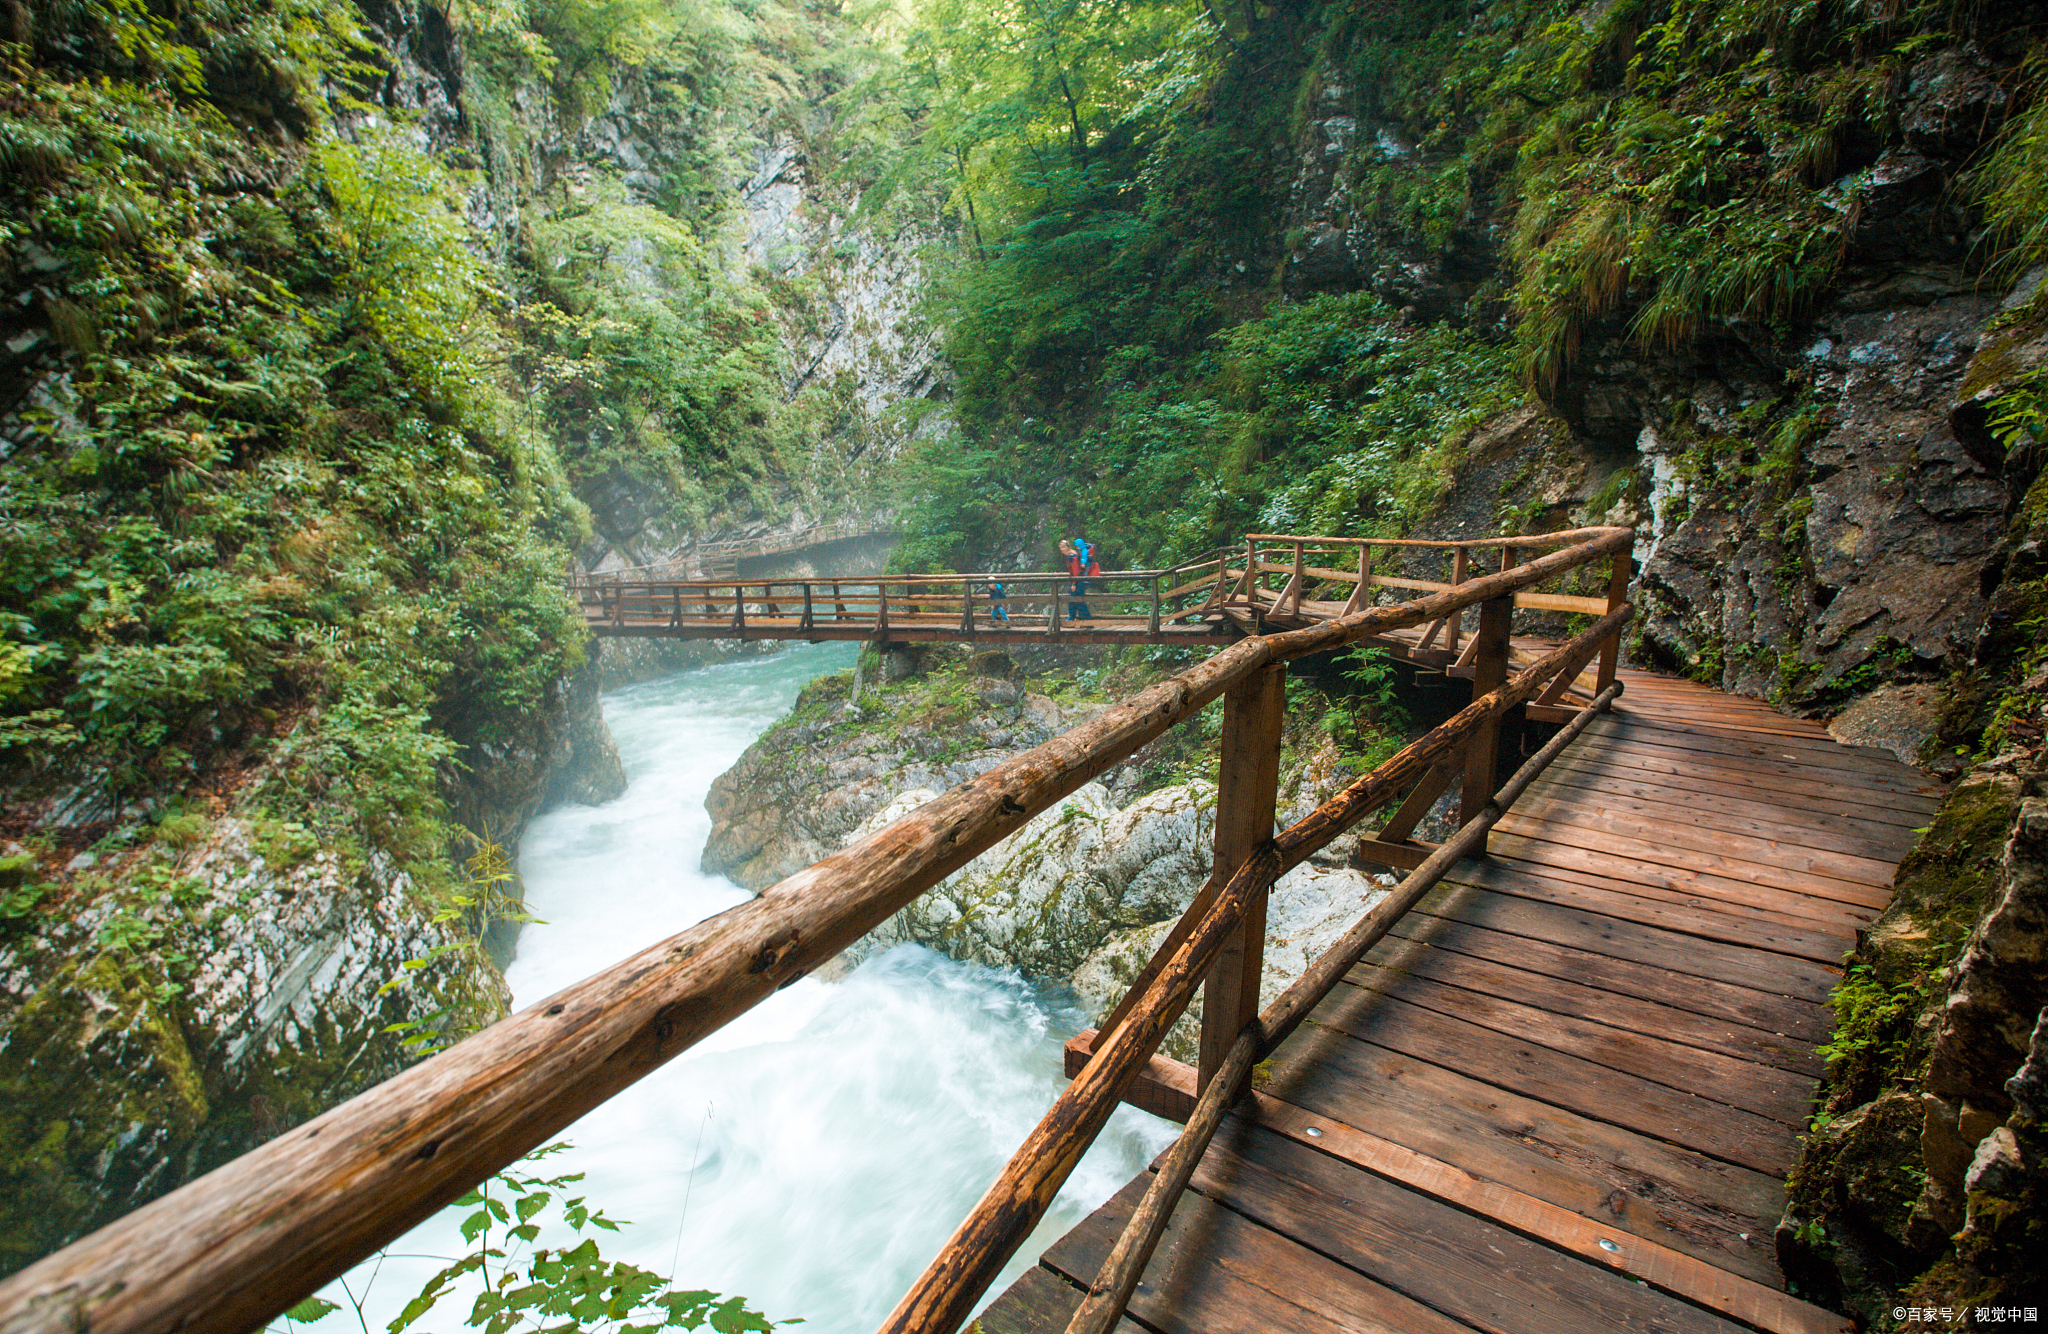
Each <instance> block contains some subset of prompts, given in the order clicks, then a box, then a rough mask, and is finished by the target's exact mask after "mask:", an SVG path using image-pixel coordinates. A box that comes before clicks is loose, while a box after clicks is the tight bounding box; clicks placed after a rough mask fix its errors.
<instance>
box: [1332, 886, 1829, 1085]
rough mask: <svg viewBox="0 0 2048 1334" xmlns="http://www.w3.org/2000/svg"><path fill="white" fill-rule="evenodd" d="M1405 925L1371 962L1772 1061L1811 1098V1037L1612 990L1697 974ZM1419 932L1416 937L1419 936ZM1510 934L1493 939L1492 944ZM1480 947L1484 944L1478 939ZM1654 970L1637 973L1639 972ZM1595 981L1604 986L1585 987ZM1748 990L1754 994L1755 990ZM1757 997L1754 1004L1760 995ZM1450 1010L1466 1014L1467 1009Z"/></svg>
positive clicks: (1674, 988) (1658, 987) (1668, 992)
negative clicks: (1525, 962) (1535, 961)
mask: <svg viewBox="0 0 2048 1334" xmlns="http://www.w3.org/2000/svg"><path fill="white" fill-rule="evenodd" d="M1429 923H1437V925H1435V926H1431V925H1429ZM1408 929H1409V931H1410V932H1413V933H1416V934H1413V935H1402V936H1401V937H1400V939H1401V941H1402V942H1403V943H1402V945H1401V946H1395V945H1394V944H1393V942H1391V941H1390V942H1387V943H1386V944H1384V945H1382V946H1381V947H1380V949H1378V950H1376V951H1375V952H1374V953H1373V955H1372V956H1371V958H1370V962H1372V963H1374V964H1377V965H1380V966H1383V967H1386V968H1390V969H1393V970H1394V971H1396V972H1402V973H1410V974H1413V975H1414V976H1416V977H1419V978H1427V979H1428V980H1430V981H1432V982H1437V983H1442V984H1444V985H1447V986H1452V987H1456V988H1459V989H1461V990H1464V991H1477V992H1481V993H1483V994H1485V995H1488V996H1493V997H1498V998H1499V999H1501V1000H1503V1001H1510V1002H1514V1003H1516V1004H1520V1005H1531V1006H1540V1007H1542V1008H1544V1009H1548V1010H1550V1011H1552V1012H1553V1013H1554V1014H1557V1015H1559V1016H1562V1017H1565V1018H1570V1019H1579V1020H1585V1021H1588V1022H1592V1023H1598V1024H1603V1025H1605V1026H1607V1027H1610V1028H1623V1029H1627V1030H1628V1031H1629V1032H1632V1033H1635V1034H1639V1035H1641V1036H1644V1037H1649V1038H1655V1039H1658V1040H1661V1041H1665V1042H1671V1043H1678V1044H1682V1045H1684V1046H1687V1047H1697V1048H1699V1049H1701V1050H1702V1051H1709V1052H1717V1053H1719V1054H1720V1055H1722V1056H1724V1057H1731V1058H1734V1059H1737V1060H1742V1061H1750V1062H1756V1063H1759V1064H1763V1065H1769V1066H1773V1067H1776V1068H1777V1069H1779V1070H1781V1071H1787V1072H1790V1073H1791V1074H1792V1075H1793V1076H1794V1077H1799V1076H1804V1077H1805V1078H1804V1080H1803V1083H1802V1087H1801V1091H1800V1096H1799V1103H1798V1106H1799V1108H1800V1109H1801V1110H1803V1109H1804V1106H1805V1104H1806V1102H1807V1101H1809V1100H1810V1099H1811V1097H1812V1093H1813V1089H1812V1081H1813V1080H1815V1079H1818V1078H1819V1077H1820V1074H1821V1070H1822V1068H1823V1066H1824V1064H1825V1063H1824V1062H1823V1061H1822V1060H1821V1059H1820V1058H1819V1057H1818V1056H1816V1055H1815V1054H1814V1050H1813V1043H1811V1042H1807V1041H1803V1040H1800V1039H1796V1038H1787V1037H1784V1036H1782V1035H1780V1034H1779V1033H1777V1032H1775V1031H1773V1030H1769V1029H1764V1028H1758V1027H1754V1026H1751V1025H1749V1024H1743V1023H1737V1022H1733V1021H1730V1020H1728V1019H1726V1018H1723V1017H1721V1016H1718V1015H1708V1014H1702V1013H1700V1012H1699V1011H1698V1010H1697V1009H1693V1008H1690V1007H1688V1006H1686V1005H1683V1004H1673V1003H1670V1002H1667V1001H1665V1000H1662V999H1658V1000H1652V999H1649V998H1647V997H1645V996H1643V995H1640V994H1634V993H1631V992H1625V991H1618V990H1615V989H1614V985H1615V984H1616V983H1625V982H1632V981H1638V980H1640V981H1644V982H1646V983H1648V989H1650V990H1652V991H1654V992H1656V993H1657V994H1659V995H1660V996H1673V997H1682V996H1683V995H1684V993H1686V992H1687V991H1689V990H1693V989H1694V988H1692V987H1691V986H1690V982H1692V981H1696V980H1697V979H1689V980H1688V982H1687V983H1685V984H1672V983H1671V982H1670V979H1669V978H1668V977H1665V978H1642V977H1640V976H1639V977H1637V978H1621V977H1617V976H1616V974H1617V971H1618V970H1617V969H1616V968H1614V967H1613V966H1612V962H1613V961H1612V960H1603V961H1601V962H1599V963H1595V962H1593V958H1596V957H1597V956H1592V957H1589V956H1586V955H1577V954H1571V953H1570V952H1569V951H1557V952H1556V953H1555V954H1554V955H1552V956H1551V960H1552V962H1551V969H1555V970H1556V971H1551V969H1546V968H1541V967H1525V966H1522V960H1521V959H1519V958H1516V959H1507V958H1489V957H1487V956H1486V955H1484V954H1477V953H1469V952H1466V951H1464V950H1458V949H1455V948H1452V947H1449V946H1444V945H1441V944H1440V943H1439V940H1438V938H1439V937H1443V936H1452V937H1453V938H1454V939H1462V940H1463V941H1464V942H1465V943H1467V944H1470V943H1471V942H1472V937H1473V936H1475V935H1477V934H1479V933H1477V932H1475V931H1473V929H1472V928H1469V927H1468V928H1465V929H1464V930H1463V931H1462V932H1459V931H1455V930H1453V929H1451V928H1449V927H1448V926H1446V925H1443V924H1441V919H1425V922H1424V923H1410V924H1408ZM1418 935H1419V936H1421V937H1422V938H1420V939H1418V938H1417V936H1418ZM1514 939H1515V938H1514V937H1499V936H1496V937H1494V941H1495V942H1496V943H1499V942H1502V941H1509V942H1511V941H1513V940H1514ZM1532 945H1533V942H1532ZM1483 947H1484V942H1482V943H1481V948H1483ZM1521 953H1522V954H1523V955H1524V956H1535V955H1538V954H1539V951H1538V950H1536V949H1534V948H1531V949H1529V950H1526V951H1522V952H1521ZM1569 959H1578V960H1580V961H1582V964H1583V966H1582V967H1579V968H1576V969H1575V968H1573V967H1572V966H1571V964H1570V963H1569V961H1568V960H1569ZM1655 971H1656V970H1654V969H1644V968H1638V970H1637V972H1638V974H1639V975H1640V974H1653V973H1655ZM1354 978H1355V980H1357V981H1359V982H1360V983H1361V984H1365V982H1366V979H1365V976H1364V975H1363V974H1358V973H1354ZM1595 979H1597V980H1598V982H1600V983H1605V984H1607V985H1605V986H1602V985H1589V984H1588V983H1589V982H1592V981H1593V980H1595ZM1405 994H1406V993H1404V995H1405ZM1748 994H1749V995H1751V996H1756V993H1755V992H1750V993H1748ZM1410 999H1414V998H1413V997H1410ZM1757 999H1758V1001H1759V1002H1761V1001H1763V1000H1765V999H1766V998H1764V997H1757ZM1418 1003H1421V1002H1418ZM1778 1008H1780V1009H1786V1008H1790V1003H1788V1002H1787V1003H1781V1004H1780V1006H1779V1007H1778ZM1453 1013H1463V1014H1466V1015H1467V1017H1471V1014H1470V1012H1469V1011H1453ZM1653 1078H1654V1076H1653ZM1660 1082H1669V1081H1660Z"/></svg>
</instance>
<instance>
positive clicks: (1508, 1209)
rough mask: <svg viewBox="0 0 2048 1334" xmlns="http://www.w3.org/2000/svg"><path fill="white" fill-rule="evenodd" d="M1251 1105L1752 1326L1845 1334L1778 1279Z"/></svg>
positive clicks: (1471, 1207) (1332, 1150) (1327, 1149)
mask: <svg viewBox="0 0 2048 1334" xmlns="http://www.w3.org/2000/svg"><path fill="white" fill-rule="evenodd" d="M1251 1111H1252V1114H1253V1115H1254V1116H1255V1118H1256V1119H1257V1121H1258V1124H1259V1125H1260V1126H1261V1127H1264V1128H1265V1129H1268V1130H1271V1131H1273V1132H1275V1133H1276V1134H1280V1135H1285V1136H1286V1137H1287V1138H1288V1139H1290V1140H1292V1141H1293V1142H1294V1143H1296V1144H1300V1145H1303V1146H1305V1147H1307V1148H1310V1149H1313V1150H1315V1151H1316V1152H1318V1153H1323V1154H1328V1155H1329V1156H1331V1157H1333V1158H1337V1159H1340V1160H1341V1161H1343V1162H1346V1163H1349V1164H1351V1165H1353V1166H1355V1167H1362V1168H1364V1169H1365V1170H1367V1171H1369V1172H1372V1173H1375V1174H1377V1175H1379V1176H1383V1177H1386V1178H1387V1179H1388V1180H1390V1181H1393V1182H1395V1183H1397V1184H1399V1185H1401V1186H1405V1187H1407V1188H1409V1189H1411V1190H1415V1191H1418V1192H1420V1193H1422V1194H1425V1195H1428V1196H1429V1197H1430V1198H1432V1199H1437V1200H1442V1201H1444V1202H1445V1203H1447V1204H1450V1205H1453V1206H1455V1207H1456V1208H1458V1209H1462V1210H1464V1211H1465V1212H1467V1213H1469V1214H1473V1215H1476V1216H1478V1217H1479V1218H1483V1219H1486V1220H1487V1221H1489V1222H1492V1223H1498V1224H1500V1225H1501V1226H1502V1227H1505V1228H1508V1229H1510V1230H1512V1231H1514V1232H1518V1233H1520V1234H1522V1235H1523V1236H1526V1237H1530V1238H1532V1239H1534V1240H1536V1241H1538V1242H1540V1243H1542V1244H1543V1245H1545V1246H1551V1247H1555V1248H1557V1249H1558V1250H1561V1251H1566V1252H1569V1253H1570V1254H1572V1255H1574V1256H1576V1257H1578V1258H1579V1259H1581V1260H1587V1261H1591V1262H1592V1263H1593V1264H1595V1265H1597V1266H1599V1267H1601V1268H1603V1269H1612V1270H1614V1271H1616V1272H1617V1273H1620V1274H1624V1275H1627V1276H1628V1277H1629V1278H1631V1279H1632V1280H1639V1281H1641V1282H1644V1283H1648V1284H1649V1285H1650V1286H1651V1287H1654V1288H1657V1289H1659V1290H1661V1291H1663V1292H1668V1293H1670V1294H1671V1295H1673V1296H1675V1297H1679V1298H1682V1299H1683V1300H1685V1301H1689V1302H1693V1303H1695V1304H1697V1305H1700V1306H1704V1307H1706V1308H1707V1309H1709V1310H1711V1311H1715V1312H1719V1313H1720V1314H1723V1315H1727V1316H1731V1317H1733V1318H1734V1319H1737V1320H1741V1321H1744V1322H1746V1323H1748V1324H1751V1325H1754V1326H1756V1327H1757V1328H1759V1329H1762V1330H1767V1331H1772V1332H1773V1334H1845V1331H1847V1330H1848V1329H1849V1327H1850V1326H1849V1321H1848V1320H1847V1319H1846V1318H1845V1317H1842V1316H1839V1315H1836V1314H1835V1313H1834V1312H1832V1311H1824V1310H1822V1309H1821V1308H1819V1307H1817V1306H1813V1305H1811V1304H1809V1303H1807V1302H1802V1301H1800V1300H1798V1299H1797V1298H1795V1297H1793V1296H1791V1295H1790V1294H1788V1293H1785V1292H1783V1291H1780V1290H1779V1289H1778V1288H1776V1287H1775V1286H1771V1285H1768V1284H1765V1283H1760V1282H1758V1281H1756V1280H1755V1279H1752V1278H1745V1277H1743V1276H1742V1275H1740V1274H1736V1273H1733V1272H1731V1271H1730V1270H1728V1269H1725V1268H1722V1267H1721V1266H1719V1265H1717V1264H1713V1263H1710V1262H1708V1261H1705V1260H1702V1259H1700V1258H1698V1257H1697V1256H1693V1255H1688V1254H1687V1253H1685V1252H1684V1251H1682V1250H1676V1249H1674V1248H1672V1247H1670V1246H1666V1245H1663V1244H1661V1243H1660V1242H1657V1241H1653V1240H1650V1239H1648V1238H1643V1237H1637V1236H1636V1235H1634V1234H1633V1233H1631V1232H1629V1231H1628V1230H1627V1229H1626V1228H1620V1227H1615V1226H1614V1225H1613V1224H1612V1223H1609V1222H1596V1221H1595V1220H1593V1219H1591V1218H1587V1217H1585V1216H1584V1215H1582V1214H1577V1213H1574V1212H1572V1211H1571V1210H1569V1209H1565V1208H1561V1207H1559V1206H1558V1205H1554V1204H1551V1203H1548V1202H1547V1201H1544V1200H1539V1199H1537V1198H1536V1197H1535V1196H1533V1195H1525V1194H1523V1193H1522V1192H1521V1191H1517V1190H1511V1189H1509V1188H1508V1187H1506V1186H1503V1185H1501V1184H1500V1183H1499V1182H1497V1181H1488V1180H1486V1179H1485V1178H1483V1177H1478V1176H1474V1175H1473V1174H1472V1173H1470V1172H1467V1171H1466V1170H1465V1169H1464V1168H1461V1167H1457V1166H1455V1165H1453V1164H1450V1163H1446V1162H1442V1161H1440V1160H1438V1159H1435V1158H1431V1157H1429V1156H1427V1155H1426V1154H1420V1153H1417V1152H1415V1151H1414V1150H1412V1149H1409V1148H1406V1147H1405V1146H1403V1145H1400V1144H1396V1143H1394V1142H1393V1141H1392V1140H1387V1139H1382V1138H1380V1137H1379V1136H1378V1135H1374V1134H1371V1133H1369V1132H1367V1131H1364V1130H1360V1129H1358V1128H1357V1127H1356V1126H1351V1125H1346V1124H1345V1123H1344V1122H1341V1121H1338V1120H1335V1119H1333V1118H1330V1117H1325V1116H1318V1115H1316V1114H1315V1113H1313V1112H1309V1111H1306V1110H1304V1109H1302V1108H1299V1107H1295V1106H1293V1105H1291V1104H1289V1103H1284V1102H1281V1101H1280V1100H1279V1099H1277V1098H1273V1097H1269V1096H1268V1095H1266V1094H1263V1093H1255V1094H1253V1095H1252V1109H1251Z"/></svg>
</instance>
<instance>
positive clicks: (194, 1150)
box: [0, 818, 508, 1270]
mask: <svg viewBox="0 0 2048 1334" xmlns="http://www.w3.org/2000/svg"><path fill="white" fill-rule="evenodd" d="M123 869H124V870H126V871H134V870H135V869H136V868H134V867H126V868H123ZM151 884H157V885H161V886H162V888H161V889H160V890H151V889H148V888H146V887H147V886H149V885H151ZM73 892H74V893H76V892H79V891H78V889H77V888H76V887H74V891H73ZM461 943H462V933H461V928H460V925H459V924H454V923H444V922H437V921H435V920H434V913H433V911H432V910H431V909H430V908H429V907H428V906H427V905H426V904H425V903H424V901H423V898H422V896H421V895H420V894H419V893H418V891H417V890H416V889H415V888H414V887H413V886H412V884H411V883H410V881H409V880H408V878H407V877H406V876H405V875H403V874H402V873H399V872H398V871H397V870H396V869H395V868H394V867H393V865H392V864H391V863H390V861H389V860H388V859H387V858H385V857H383V856H382V854H376V853H373V854H371V855H370V857H369V858H368V859H367V860H366V862H364V863H363V864H361V865H347V864H344V863H343V862H342V860H341V859H340V858H339V857H338V856H336V855H335V854H333V853H331V852H328V851H325V850H323V849H321V848H319V847H318V845H317V843H315V842H313V841H312V839H311V838H310V836H308V835H306V834H305V833H304V831H303V830H296V829H294V828H292V827H290V826H280V825H277V824H275V823H274V822H268V823H257V822H250V821H246V820H240V819H232V818H231V819H223V820H219V821H216V822H215V823H214V825H213V826H212V828H211V829H210V831H209V832H208V835H207V837H206V839H205V840H204V842H203V843H202V844H200V845H199V846H197V847H196V848H194V849H193V850H192V851H190V852H189V853H187V854H186V856H185V858H184V859H183V861H182V862H181V863H180V864H179V865H178V866H176V867H175V868H170V869H169V870H168V873H167V874H164V875H162V876H158V877H155V878H150V877H135V876H130V877H128V878H127V879H126V880H125V882H122V883H103V884H100V885H99V886H98V889H97V897H95V898H94V899H93V900H92V901H91V902H89V903H85V904H82V905H80V906H78V907H76V908H75V909H74V910H72V911H71V912H70V913H69V914H68V916H67V918H66V919H63V920H61V921H55V922H53V923H52V924H51V925H50V927H49V929H48V930H47V931H45V932H44V933H42V934H38V935H33V936H20V935H14V936H9V937H6V938H0V1029H4V1031H6V1032H7V1034H8V1039H7V1041H6V1043H5V1044H4V1045H0V1088H4V1089H6V1090H7V1104H8V1114H7V1116H5V1117H4V1118H0V1270H7V1269H13V1268H16V1267H18V1266H19V1265H20V1264H21V1263H23V1262H25V1261H26V1260H27V1259H31V1258H33V1257H34V1256H35V1255H38V1254H41V1253H43V1252H45V1251H48V1250H50V1249H52V1248H54V1247H55V1246H58V1245H61V1244H63V1243H64V1242H66V1241H69V1240H71V1239H73V1238H75V1237H77V1236H80V1235H82V1234H83V1233H84V1232H86V1231H89V1230H91V1229H92V1228H94V1227H97V1226H100V1225H101V1224H104V1223H106V1222H108V1221H111V1220H112V1219H113V1218H115V1217H117V1216H119V1215H120V1214H122V1213H125V1212H127V1211H128V1210H130V1209H133V1208H135V1207H136V1206H138V1205H140V1204H142V1203H144V1202H146V1201H148V1200H150V1199H153V1198H155V1197H156V1196H158V1195H160V1194H162V1193H163V1192H165V1191H166V1190H169V1189H171V1188H172V1187H174V1186H177V1185H179V1184H181V1183H182V1182H184V1181H186V1180H188V1179H190V1178H191V1177H194V1176H197V1175H199V1174H200V1173H202V1172H205V1171H208V1170H210V1169H211V1168H213V1167H216V1166H218V1165H219V1164H221V1163H223V1162H225V1161H227V1160H228V1159H229V1158H232V1157H234V1156H236V1155H237V1154H240V1153H242V1152H245V1151H247V1150H248V1149H250V1148H253V1147H254V1146H255V1145H257V1144H259V1143H261V1142H262V1141H264V1140H266V1139H270V1138H272V1137H274V1136H276V1135H278V1134H280V1133H282V1132H283V1131H285V1130H288V1129H290V1128H291V1127H292V1126H294V1125H297V1124H299V1123H300V1122H302V1121H305V1120H307V1119H309V1118H310V1117H312V1116H315V1115H317V1114H318V1113H320V1112H322V1111H325V1110H326V1109H327V1108H329V1107H331V1106H333V1105H335V1104H336V1103H338V1102H341V1101H343V1100H344V1099H346V1098H348V1097H351V1096H353V1095H354V1094H356V1093H358V1092H361V1091H362V1090H363V1089H365V1088H368V1087H369V1086H370V1085H372V1084H375V1083H377V1082H378V1081H380V1080H383V1079H386V1078H388V1077H390V1076H391V1075H393V1074H395V1073H397V1072H398V1071H399V1070H401V1069H403V1068H404V1067H405V1066H407V1065H409V1064H411V1063H412V1061H413V1060H415V1059H416V1054H415V1053H414V1052H413V1051H412V1050H411V1049H410V1048H408V1047H407V1046H406V1045H405V1043H404V1033H403V1032H392V1031H390V1030H391V1026H392V1025H395V1024H402V1025H416V1026H421V1029H422V1033H423V1036H432V1035H433V1033H435V1032H437V1031H451V1032H454V1033H458V1034H459V1033H460V1032H461V1031H462V1030H463V1029H465V1028H467V1027H471V1026H481V1025H482V1024H485V1023H488V1022H490V1021H491V1020H493V1019H495V1018H497V1017H498V1016H499V1015H500V1014H502V1013H503V1012H504V1009H505V1005H506V1002H507V1000H508V996H507V993H506V992H505V989H504V983H503V981H502V980H501V979H500V978H499V976H498V974H497V971H496V970H495V969H494V968H492V967H491V965H490V963H489V962H488V961H487V960H486V959H485V958H484V957H483V956H482V955H481V953H479V952H478V951H476V950H474V949H459V948H455V947H456V946H458V945H460V944H461ZM131 946H133V948H131ZM415 960H429V961H430V962H428V963H426V964H425V965H424V966H412V967H408V964H409V963H410V962H411V961H415ZM179 961H182V962H179ZM387 982H395V983H398V984H399V985H397V986H396V987H395V988H393V989H392V990H390V991H388V992H382V993H381V994H380V990H381V988H383V986H384V984H386V983H387Z"/></svg>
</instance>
